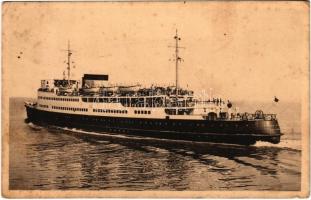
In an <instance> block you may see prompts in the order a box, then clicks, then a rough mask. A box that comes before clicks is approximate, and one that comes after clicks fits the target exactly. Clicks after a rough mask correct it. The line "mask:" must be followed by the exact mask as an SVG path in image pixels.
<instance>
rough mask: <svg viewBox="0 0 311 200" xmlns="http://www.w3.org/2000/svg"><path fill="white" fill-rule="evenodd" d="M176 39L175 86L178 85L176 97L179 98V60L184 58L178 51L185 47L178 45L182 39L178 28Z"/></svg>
mask: <svg viewBox="0 0 311 200" xmlns="http://www.w3.org/2000/svg"><path fill="white" fill-rule="evenodd" d="M174 39H175V65H176V69H175V71H176V75H175V76H176V77H175V78H176V79H175V81H176V82H175V86H176V99H177V98H178V87H179V85H178V62H180V61H181V60H182V58H180V57H179V55H178V53H179V49H180V48H183V47H180V46H179V45H178V41H179V40H181V38H180V37H179V36H178V32H177V29H176V35H175V37H174Z"/></svg>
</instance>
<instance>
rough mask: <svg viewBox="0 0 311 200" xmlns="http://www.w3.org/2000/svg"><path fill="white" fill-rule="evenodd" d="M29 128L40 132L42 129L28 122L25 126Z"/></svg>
mask: <svg viewBox="0 0 311 200" xmlns="http://www.w3.org/2000/svg"><path fill="white" fill-rule="evenodd" d="M27 125H28V126H29V127H30V128H32V129H34V130H38V131H39V130H41V129H42V128H43V127H42V126H38V125H36V124H33V123H32V122H29V123H28V124H27Z"/></svg>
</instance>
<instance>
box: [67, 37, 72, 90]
mask: <svg viewBox="0 0 311 200" xmlns="http://www.w3.org/2000/svg"><path fill="white" fill-rule="evenodd" d="M71 55H72V51H71V50H70V41H68V49H67V78H68V85H70V58H71Z"/></svg>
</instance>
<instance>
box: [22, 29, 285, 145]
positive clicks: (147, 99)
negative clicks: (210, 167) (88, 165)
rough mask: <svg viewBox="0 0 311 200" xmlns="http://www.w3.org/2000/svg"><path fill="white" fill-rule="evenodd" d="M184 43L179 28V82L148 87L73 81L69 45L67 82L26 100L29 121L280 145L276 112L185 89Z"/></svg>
mask: <svg viewBox="0 0 311 200" xmlns="http://www.w3.org/2000/svg"><path fill="white" fill-rule="evenodd" d="M180 40H181V38H180V37H179V36H178V33H177V30H176V35H175V36H174V46H173V47H174V50H175V54H174V62H175V67H176V77H175V84H174V85H170V86H163V85H160V86H159V85H151V86H148V87H143V86H142V85H141V84H132V85H126V84H122V85H120V84H119V85H118V84H111V83H110V82H109V75H107V74H84V75H83V77H82V81H81V80H74V79H71V74H70V73H71V68H72V66H71V64H72V62H71V56H72V52H73V51H72V50H71V49H70V43H68V49H67V50H66V53H67V61H66V68H67V75H66V74H65V71H64V77H63V79H51V80H42V81H41V86H40V87H39V89H38V90H37V100H36V101H34V102H25V107H26V112H27V119H26V121H27V122H32V123H34V124H38V125H42V126H46V125H47V126H49V125H52V126H59V127H67V128H75V129H83V130H87V131H96V133H98V134H101V133H105V134H107V133H110V134H124V135H128V136H139V137H148V138H161V139H170V140H184V141H193V142H213V143H229V144H239V145H253V144H255V143H256V142H257V141H265V142H270V143H273V144H277V143H279V142H280V139H281V135H282V133H281V130H280V126H279V123H278V119H277V117H276V114H266V113H264V112H263V111H262V110H256V111H255V112H253V113H247V112H243V113H239V112H238V111H237V109H235V108H234V107H233V103H232V102H231V101H229V100H224V99H222V98H216V97H211V95H209V97H207V98H203V99H202V98H196V96H195V94H194V91H193V90H190V89H188V88H182V87H180V86H179V80H178V69H179V64H180V63H181V61H182V58H180V57H179V49H180V48H181V47H180V46H179V42H180Z"/></svg>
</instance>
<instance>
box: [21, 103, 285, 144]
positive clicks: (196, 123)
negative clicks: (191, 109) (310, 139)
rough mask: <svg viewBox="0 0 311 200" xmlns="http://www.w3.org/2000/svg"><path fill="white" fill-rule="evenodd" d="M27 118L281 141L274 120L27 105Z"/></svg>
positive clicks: (153, 133) (136, 131)
mask: <svg viewBox="0 0 311 200" xmlns="http://www.w3.org/2000/svg"><path fill="white" fill-rule="evenodd" d="M26 110H27V117H28V119H27V120H28V121H31V122H33V123H37V124H48V125H56V126H61V127H68V128H81V129H84V130H91V131H97V132H99V133H100V132H106V133H107V132H111V133H122V134H131V135H140V136H147V137H155V138H165V139H174V140H190V141H200V142H204V141H209V142H220V143H234V144H245V145H250V144H254V143H256V141H259V140H261V141H267V142H271V143H279V142H280V136H281V133H280V128H279V125H278V122H277V120H263V119H262V120H253V121H223V120H215V121H210V120H177V119H142V118H125V117H104V116H90V115H77V114H65V113H58V112H48V111H43V110H39V109H36V108H35V107H32V106H29V105H26Z"/></svg>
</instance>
